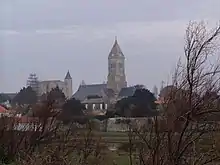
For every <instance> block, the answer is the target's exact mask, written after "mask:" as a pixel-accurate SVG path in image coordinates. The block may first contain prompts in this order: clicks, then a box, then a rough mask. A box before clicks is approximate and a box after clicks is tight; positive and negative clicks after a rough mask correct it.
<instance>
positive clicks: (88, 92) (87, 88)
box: [72, 84, 107, 101]
mask: <svg viewBox="0 0 220 165" xmlns="http://www.w3.org/2000/svg"><path fill="white" fill-rule="evenodd" d="M106 88H107V84H91V85H80V86H79V88H78V90H77V91H76V93H74V94H73V96H72V97H73V98H75V99H78V100H80V101H83V100H84V99H86V97H87V96H92V95H93V96H94V95H97V96H101V92H102V91H103V90H105V89H106Z"/></svg>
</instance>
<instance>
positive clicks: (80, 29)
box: [0, 0, 220, 92]
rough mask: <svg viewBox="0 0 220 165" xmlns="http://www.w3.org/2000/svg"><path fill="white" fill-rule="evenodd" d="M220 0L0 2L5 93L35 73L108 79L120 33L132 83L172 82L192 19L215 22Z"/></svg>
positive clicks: (46, 76)
mask: <svg viewBox="0 0 220 165" xmlns="http://www.w3.org/2000/svg"><path fill="white" fill-rule="evenodd" d="M219 6H220V1H219V0H212V1H207V0H194V1H190V0H185V1H181V2H179V1H178V2H177V1H176V0H170V1H166V2H165V1H162V0H154V1H153V0H138V2H137V1H133V0H120V1H101V0H93V1H79V0H63V1H59V0H37V1H34V0H19V1H14V0H0V58H1V60H0V76H1V83H0V92H18V91H19V90H20V88H22V87H23V86H26V80H27V78H28V76H29V74H30V73H36V74H37V76H38V77H39V80H51V79H60V80H63V79H64V77H65V74H66V72H67V71H68V70H69V71H70V74H71V76H72V79H73V89H74V92H75V91H76V90H77V88H78V86H79V84H80V82H81V81H82V80H84V81H85V83H86V84H93V83H102V82H103V81H106V79H107V58H108V54H109V51H110V50H111V48H112V45H113V43H114V39H115V36H117V39H118V42H119V45H120V47H121V49H122V51H123V53H124V55H125V57H126V62H125V67H126V76H127V82H128V85H135V84H144V85H145V86H146V87H147V88H148V89H150V90H151V89H152V87H153V86H154V85H157V86H158V88H159V87H160V83H161V81H162V80H164V81H168V79H169V78H170V77H171V74H172V71H173V69H174V68H175V65H176V63H177V60H178V59H179V57H181V56H182V55H183V46H184V34H185V29H186V26H187V24H188V22H189V21H190V20H205V21H207V22H208V23H209V24H211V25H215V23H216V22H218V20H219V19H220V10H219Z"/></svg>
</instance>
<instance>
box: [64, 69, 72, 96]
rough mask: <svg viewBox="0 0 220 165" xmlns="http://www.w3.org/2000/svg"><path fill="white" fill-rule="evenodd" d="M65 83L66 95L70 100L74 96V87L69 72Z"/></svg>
mask: <svg viewBox="0 0 220 165" xmlns="http://www.w3.org/2000/svg"><path fill="white" fill-rule="evenodd" d="M64 83H65V95H66V97H67V99H70V98H71V97H72V95H73V87H72V77H71V76H70V72H69V71H68V72H67V74H66V77H65V79H64Z"/></svg>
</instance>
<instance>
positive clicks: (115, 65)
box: [107, 38, 127, 93]
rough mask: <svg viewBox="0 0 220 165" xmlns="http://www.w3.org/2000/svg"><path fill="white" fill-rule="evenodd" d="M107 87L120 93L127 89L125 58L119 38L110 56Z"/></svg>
mask: <svg viewBox="0 0 220 165" xmlns="http://www.w3.org/2000/svg"><path fill="white" fill-rule="evenodd" d="M107 87H108V88H110V89H113V90H114V91H115V92H116V93H118V92H119V91H120V90H121V88H124V87H127V82H126V76H125V56H124V54H123V53H122V51H121V48H120V46H119V44H118V41H117V38H115V43H114V45H113V47H112V49H111V51H110V53H109V56H108V78H107Z"/></svg>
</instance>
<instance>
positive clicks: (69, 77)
mask: <svg viewBox="0 0 220 165" xmlns="http://www.w3.org/2000/svg"><path fill="white" fill-rule="evenodd" d="M65 79H72V77H71V76H70V72H69V71H68V72H67V74H66V77H65Z"/></svg>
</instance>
